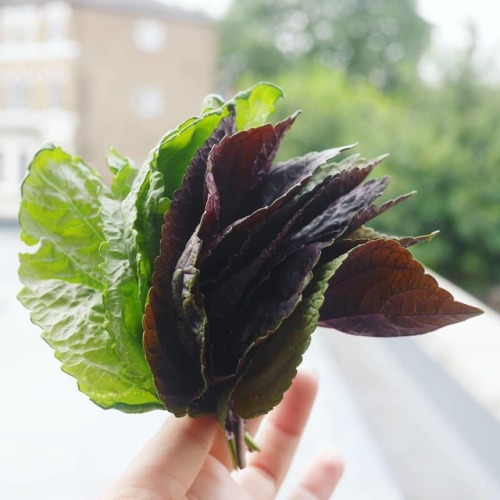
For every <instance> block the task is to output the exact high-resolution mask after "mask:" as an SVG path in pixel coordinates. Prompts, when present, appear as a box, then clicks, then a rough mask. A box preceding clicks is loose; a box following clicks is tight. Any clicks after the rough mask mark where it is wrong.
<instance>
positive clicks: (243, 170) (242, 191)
mask: <svg viewBox="0 0 500 500" xmlns="http://www.w3.org/2000/svg"><path fill="white" fill-rule="evenodd" d="M295 117H296V115H294V116H291V117H290V118H287V119H286V120H285V121H283V122H280V123H278V124H277V125H275V126H273V125H270V124H269V125H264V126H262V127H258V128H253V129H250V130H245V131H243V132H238V133H237V134H234V135H232V136H228V137H225V138H224V139H223V140H222V141H221V142H220V143H219V144H218V145H217V146H215V147H214V148H213V149H212V151H211V153H210V156H209V162H208V166H207V169H208V171H209V172H212V173H213V177H214V180H215V183H216V185H217V189H218V191H219V193H220V199H221V200H222V201H221V217H220V218H221V221H220V222H221V227H225V226H227V225H228V224H230V223H231V222H234V221H235V220H236V219H238V218H239V217H241V216H243V215H247V214H245V213H244V207H245V205H246V204H247V203H248V200H249V195H250V193H251V192H252V189H253V188H254V187H255V186H257V185H258V184H259V182H260V181H262V179H263V178H264V177H265V176H266V175H267V174H268V172H269V170H270V168H271V165H272V162H273V161H274V158H275V156H276V153H277V151H278V147H279V145H280V142H281V139H282V138H283V135H284V134H285V132H286V131H287V130H288V129H289V128H290V127H291V126H292V124H293V122H294V120H295Z"/></svg>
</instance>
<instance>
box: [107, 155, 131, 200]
mask: <svg viewBox="0 0 500 500" xmlns="http://www.w3.org/2000/svg"><path fill="white" fill-rule="evenodd" d="M106 163H107V165H108V168H109V170H111V173H112V174H113V180H112V184H111V192H112V193H113V195H114V197H115V198H116V199H118V200H123V199H124V198H125V197H126V196H127V195H128V194H129V193H130V190H131V189H132V185H133V183H134V180H135V178H136V177H137V173H138V171H137V168H136V166H135V165H134V162H133V161H132V160H131V159H130V158H126V157H125V156H122V155H121V154H120V153H118V151H117V150H116V149H115V148H109V150H108V155H107V157H106Z"/></svg>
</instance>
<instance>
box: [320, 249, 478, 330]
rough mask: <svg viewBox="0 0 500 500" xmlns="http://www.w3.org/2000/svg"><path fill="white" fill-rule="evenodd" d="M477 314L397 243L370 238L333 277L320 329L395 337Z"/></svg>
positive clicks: (321, 314) (322, 310)
mask: <svg viewBox="0 0 500 500" xmlns="http://www.w3.org/2000/svg"><path fill="white" fill-rule="evenodd" d="M481 312H482V311H480V310H479V309H477V308H475V307H472V306H468V305H465V304H462V303H460V302H456V301H455V300H454V298H453V296H452V295H451V294H450V293H449V292H447V291H446V290H443V289H442V288H440V287H439V286H438V284H437V282H436V280H435V279H434V278H433V277H432V276H430V275H429V274H426V273H425V270H424V268H423V267H422V265H421V264H419V263H418V262H417V261H416V260H414V259H413V257H412V255H411V253H410V252H409V251H408V250H406V249H405V248H403V247H402V246H401V245H400V244H399V243H398V242H396V241H392V240H374V241H370V242H368V243H366V244H364V245H362V246H359V247H357V248H355V249H354V250H352V251H351V252H350V253H349V255H348V256H347V258H346V259H345V260H344V261H343V263H342V265H341V266H340V267H339V269H338V270H337V271H336V273H335V274H334V276H333V277H332V278H331V280H330V282H329V287H328V290H327V292H326V293H325V302H324V304H323V307H322V309H321V311H320V325H322V326H327V327H330V328H336V329H338V330H341V331H343V332H345V333H350V334H352V335H364V336H370V337H399V336H406V335H418V334H422V333H427V332H431V331H433V330H436V329H438V328H441V327H443V326H446V325H450V324H453V323H457V322H459V321H464V320H466V319H469V318H472V317H474V316H477V315H478V314H481Z"/></svg>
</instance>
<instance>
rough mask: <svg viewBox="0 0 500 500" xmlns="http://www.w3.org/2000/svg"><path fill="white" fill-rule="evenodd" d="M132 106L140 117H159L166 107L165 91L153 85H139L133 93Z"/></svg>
mask: <svg viewBox="0 0 500 500" xmlns="http://www.w3.org/2000/svg"><path fill="white" fill-rule="evenodd" d="M132 108H133V110H134V112H135V114H136V115H137V116H139V117H140V118H158V117H159V116H161V115H162V114H163V110H164V108H165V97H164V93H163V92H162V90H160V89H159V88H157V87H154V86H152V85H144V86H142V87H139V88H137V89H136V90H135V91H134V93H133V97H132Z"/></svg>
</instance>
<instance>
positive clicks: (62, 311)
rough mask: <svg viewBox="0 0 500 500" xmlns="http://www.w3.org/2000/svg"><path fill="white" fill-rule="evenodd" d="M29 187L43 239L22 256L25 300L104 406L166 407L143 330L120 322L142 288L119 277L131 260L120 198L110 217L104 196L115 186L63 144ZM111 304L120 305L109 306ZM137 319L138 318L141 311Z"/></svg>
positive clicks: (46, 154) (28, 231)
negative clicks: (125, 243)
mask: <svg viewBox="0 0 500 500" xmlns="http://www.w3.org/2000/svg"><path fill="white" fill-rule="evenodd" d="M22 194H23V197H22V203H21V209H20V214H19V218H20V223H21V227H22V237H23V239H24V241H25V242H26V243H28V244H30V245H35V244H38V246H37V248H36V249H35V251H34V253H23V254H21V255H20V268H19V275H20V278H21V280H22V282H23V283H24V285H25V286H24V288H23V290H22V291H21V292H20V294H19V299H20V300H21V302H22V303H23V304H24V305H25V306H26V307H27V308H28V309H29V310H30V311H31V317H32V320H33V322H34V323H36V324H37V325H39V326H40V327H41V328H42V329H43V330H44V334H43V336H44V338H45V339H46V340H47V342H48V343H49V344H50V345H51V346H52V347H53V348H54V349H55V351H56V356H57V357H58V359H60V361H61V363H62V368H63V369H64V370H65V371H67V372H68V373H70V374H71V375H73V376H74V377H76V378H77V381H78V384H79V387H80V389H81V390H82V391H83V392H84V393H86V394H87V395H88V396H89V397H90V398H91V399H92V400H93V401H95V402H96V403H97V404H99V405H100V406H103V407H106V408H107V407H118V408H120V409H123V410H126V411H145V410H148V409H151V407H153V406H158V405H159V401H158V398H157V396H156V391H155V389H154V386H153V384H152V379H151V374H150V370H149V367H148V366H147V364H146V363H145V360H144V355H143V351H142V347H141V342H140V331H137V329H136V328H132V331H129V332H123V331H122V330H121V329H120V331H119V332H117V331H116V330H117V329H116V328H115V326H116V325H117V323H120V322H123V323H127V324H128V323H129V322H130V320H131V316H130V315H128V314H127V312H128V311H127V306H128V305H130V302H129V299H130V300H131V301H132V303H133V302H134V293H133V292H132V293H131V292H130V288H129V287H128V286H127V285H126V281H122V280H121V278H119V277H118V275H120V274H121V273H122V271H123V268H125V269H126V268H127V267H128V263H129V261H128V259H127V258H126V257H124V258H123V259H122V258H120V257H119V255H118V253H115V252H114V250H117V248H118V247H119V246H120V245H122V239H121V234H120V231H119V230H118V231H116V227H119V225H118V226H117V222H119V221H117V220H115V219H114V217H115V215H116V214H115V213H114V208H116V206H118V205H119V202H118V201H113V203H114V204H115V205H114V206H113V210H110V213H109V216H110V217H112V220H109V219H108V220H107V222H106V223H103V219H102V217H103V211H102V210H101V208H102V205H101V201H102V200H103V199H104V198H105V197H111V193H110V192H109V190H107V188H106V187H105V186H104V184H103V183H102V181H101V179H100V177H98V176H97V175H96V174H95V173H94V172H93V171H92V170H91V169H90V168H89V167H88V166H86V165H85V164H83V163H82V162H81V160H79V159H78V158H73V157H71V156H70V155H68V154H67V153H65V152H64V151H62V150H61V149H59V148H47V149H43V150H41V151H40V152H39V153H38V154H37V155H36V156H35V158H34V160H33V162H32V163H31V165H30V167H29V172H28V175H27V177H26V179H25V181H24V183H23V187H22ZM110 201H111V200H110ZM113 221H114V225H115V227H114V229H113V228H112V226H113ZM110 231H111V232H113V231H115V233H114V237H111V232H110ZM107 237H109V238H110V240H109V242H107V241H106V238H107ZM109 245H110V246H111V247H112V249H113V252H112V253H113V259H114V260H109V261H107V262H106V263H104V262H103V258H102V255H101V253H100V249H104V252H105V253H106V252H108V251H109V252H111V248H110V247H109ZM106 248H107V250H106ZM120 251H121V250H120ZM124 252H125V251H124ZM125 274H126V273H125ZM122 285H124V286H125V289H121V286H122ZM129 293H130V296H129ZM135 296H137V293H136V292H135ZM117 302H119V304H118V303H117ZM105 303H106V304H107V305H108V306H112V307H111V309H110V310H109V311H108V312H107V313H106V312H105V309H104V304H105ZM120 305H121V307H120ZM124 310H125V311H127V312H126V313H123V311H124ZM134 313H137V311H133V308H131V310H130V314H132V316H133V314H134ZM131 322H132V324H136V320H135V319H133V318H132V320H131ZM134 322H135V323H134ZM106 327H108V328H106ZM122 333H124V335H123V337H122V336H120V335H121V334H122ZM141 359H142V361H141Z"/></svg>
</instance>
